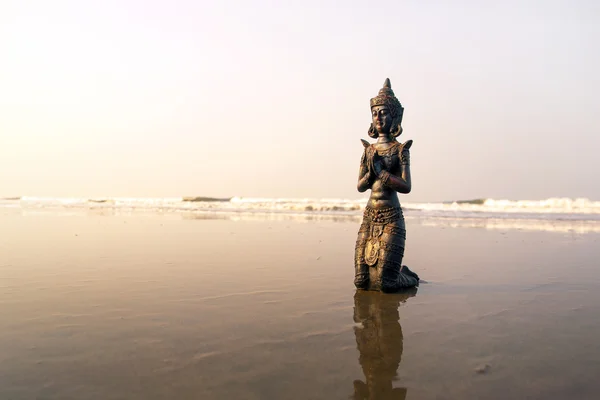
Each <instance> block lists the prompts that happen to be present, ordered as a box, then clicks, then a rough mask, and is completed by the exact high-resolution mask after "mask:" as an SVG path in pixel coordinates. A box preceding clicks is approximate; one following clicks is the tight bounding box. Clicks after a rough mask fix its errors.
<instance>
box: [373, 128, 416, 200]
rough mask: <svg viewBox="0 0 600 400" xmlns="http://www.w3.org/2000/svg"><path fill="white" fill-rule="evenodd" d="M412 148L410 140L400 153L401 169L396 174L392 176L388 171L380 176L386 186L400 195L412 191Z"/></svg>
mask: <svg viewBox="0 0 600 400" xmlns="http://www.w3.org/2000/svg"><path fill="white" fill-rule="evenodd" d="M410 146H412V140H409V141H407V142H406V143H404V145H402V150H401V151H400V167H399V168H398V170H397V171H395V173H393V174H392V173H390V172H388V171H382V172H381V173H380V174H379V176H378V178H379V179H381V181H382V183H383V184H384V185H385V186H387V187H389V188H390V189H392V190H395V191H396V192H398V193H410V191H411V189H412V182H411V179H410V152H409V149H410Z"/></svg>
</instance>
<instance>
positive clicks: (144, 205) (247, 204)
mask: <svg viewBox="0 0 600 400" xmlns="http://www.w3.org/2000/svg"><path fill="white" fill-rule="evenodd" d="M366 202H367V199H366V198H360V199H341V198H339V199H336V198H321V199H318V198H252V197H232V198H211V197H201V196H197V197H165V198H134V197H99V198H66V197H29V196H24V197H13V198H3V199H0V212H2V210H3V211H5V212H21V213H24V214H30V213H39V212H53V213H57V212H58V213H68V214H72V213H82V212H91V213H110V214H111V215H127V214H131V213H152V214H156V213H159V214H164V213H172V214H184V215H190V214H191V215H196V216H198V217H200V218H227V219H256V218H259V219H265V218H267V219H290V218H293V219H357V220H358V219H360V217H361V215H362V211H363V210H364V207H365V205H366ZM402 208H403V210H404V215H405V218H407V219H418V220H420V222H421V223H422V224H424V225H435V226H461V227H475V228H489V229H520V230H537V231H560V232H576V233H587V232H600V201H593V200H590V199H586V198H577V199H574V198H549V199H544V200H502V199H473V200H457V201H447V202H430V203H410V202H406V203H402Z"/></svg>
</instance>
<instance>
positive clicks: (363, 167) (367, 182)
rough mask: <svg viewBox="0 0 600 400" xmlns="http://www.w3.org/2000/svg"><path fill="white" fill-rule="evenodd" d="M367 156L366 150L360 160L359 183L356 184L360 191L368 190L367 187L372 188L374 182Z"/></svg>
mask: <svg viewBox="0 0 600 400" xmlns="http://www.w3.org/2000/svg"><path fill="white" fill-rule="evenodd" d="M366 158H367V155H366V150H365V153H363V156H362V158H361V160H360V170H359V171H358V184H357V185H356V188H357V189H358V191H359V192H360V193H362V192H364V191H366V190H367V189H370V188H371V184H372V182H371V173H370V172H369V168H368V167H367V162H366Z"/></svg>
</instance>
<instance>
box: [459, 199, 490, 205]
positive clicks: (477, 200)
mask: <svg viewBox="0 0 600 400" xmlns="http://www.w3.org/2000/svg"><path fill="white" fill-rule="evenodd" d="M486 200H487V199H472V200H457V201H456V204H474V205H477V206H481V205H483V204H484V203H485V201H486Z"/></svg>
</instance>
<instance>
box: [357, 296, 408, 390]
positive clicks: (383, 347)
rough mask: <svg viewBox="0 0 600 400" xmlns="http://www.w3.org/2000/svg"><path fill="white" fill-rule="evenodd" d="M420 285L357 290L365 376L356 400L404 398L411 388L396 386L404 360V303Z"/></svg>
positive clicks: (358, 346)
mask: <svg viewBox="0 0 600 400" xmlns="http://www.w3.org/2000/svg"><path fill="white" fill-rule="evenodd" d="M416 292H417V289H416V288H411V289H408V290H406V291H403V292H402V293H394V294H383V293H378V292H366V291H363V290H357V291H356V294H355V295H354V322H356V323H357V324H360V326H356V327H355V328H354V335H355V337H356V347H357V349H358V352H359V358H358V362H359V363H360V366H361V368H362V370H363V374H364V375H365V380H364V381H361V380H355V381H354V395H353V396H352V399H353V400H371V399H378V400H392V399H394V400H402V399H405V398H406V392H407V389H406V388H403V387H393V384H392V382H393V381H397V380H398V377H397V375H398V367H399V366H400V361H401V360H402V351H403V349H404V346H403V336H402V327H401V326H400V313H399V312H398V308H399V307H400V303H404V302H405V301H406V300H408V298H410V297H412V296H414V295H415V294H416Z"/></svg>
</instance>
